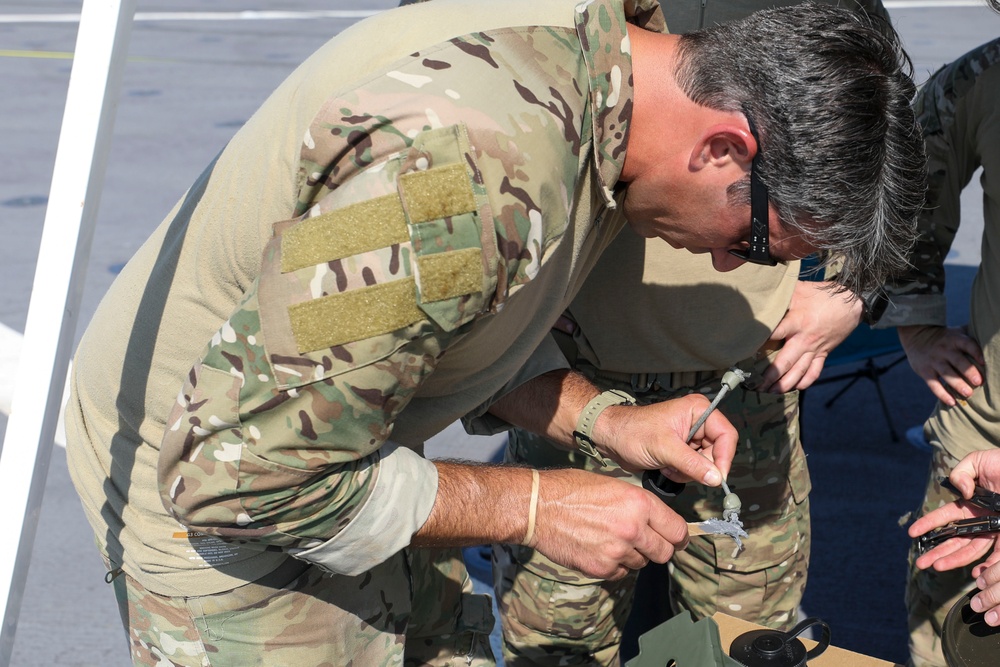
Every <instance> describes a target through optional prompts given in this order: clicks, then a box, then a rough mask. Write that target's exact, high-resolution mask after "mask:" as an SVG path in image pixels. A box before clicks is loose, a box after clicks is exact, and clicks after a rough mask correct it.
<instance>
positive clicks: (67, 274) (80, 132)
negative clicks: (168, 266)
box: [0, 0, 135, 667]
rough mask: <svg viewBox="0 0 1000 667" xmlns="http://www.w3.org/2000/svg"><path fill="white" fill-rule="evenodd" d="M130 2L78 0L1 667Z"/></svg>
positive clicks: (43, 471)
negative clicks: (79, 8)
mask: <svg viewBox="0 0 1000 667" xmlns="http://www.w3.org/2000/svg"><path fill="white" fill-rule="evenodd" d="M134 15H135V0H83V11H82V12H81V15H80V29H79V32H78V34H77V41H76V50H75V56H74V59H73V69H72V72H71V74H70V79H69V91H68V93H67V97H66V108H65V111H64V114H63V122H62V130H61V131H60V134H59V145H58V148H57V150H56V160H55V166H54V168H53V172H52V185H51V188H50V191H49V203H48V208H47V209H46V212H45V226H44V228H43V230H42V241H41V246H40V249H39V254H38V263H37V265H36V266H35V279H34V283H33V285H32V289H31V302H30V304H29V306H28V320H27V323H26V325H25V331H24V341H23V345H22V348H21V358H20V362H19V365H18V371H17V378H16V381H15V385H14V396H13V401H12V404H11V413H10V420H9V421H8V422H7V432H6V435H5V436H4V443H3V450H2V451H0V493H2V494H3V511H2V512H0V535H2V536H3V538H2V539H0V582H4V583H6V584H7V585H6V586H2V587H0V595H2V596H3V597H2V598H0V609H2V610H4V615H3V625H2V626H0V665H3V666H5V667H6V666H7V665H9V664H10V659H11V654H12V653H13V648H14V633H15V631H16V630H17V616H18V613H19V612H20V609H21V599H22V597H23V595H24V585H25V581H26V579H27V575H28V564H29V562H30V559H31V548H32V545H33V543H34V540H35V531H36V529H37V527H38V515H39V513H40V510H41V505H42V493H43V491H44V489H45V478H46V475H47V474H48V469H49V459H50V457H51V453H52V441H53V437H54V435H55V431H56V422H57V419H58V416H59V408H60V402H61V400H62V393H63V385H64V382H65V379H66V369H67V367H68V365H69V360H70V356H71V354H72V345H73V340H74V336H75V333H76V323H77V318H78V309H79V304H80V294H81V292H82V285H83V277H84V273H85V270H86V266H87V260H88V259H89V256H90V243H91V240H92V239H93V236H94V222H95V219H96V216H97V208H98V203H99V200H100V192H101V187H102V184H103V181H104V172H105V166H106V164H107V157H108V151H109V149H110V144H111V130H112V126H113V125H114V117H115V111H116V109H117V104H118V98H119V94H120V92H121V82H122V72H123V70H124V67H125V57H126V54H127V52H128V42H129V36H130V33H131V28H132V19H133V16H134Z"/></svg>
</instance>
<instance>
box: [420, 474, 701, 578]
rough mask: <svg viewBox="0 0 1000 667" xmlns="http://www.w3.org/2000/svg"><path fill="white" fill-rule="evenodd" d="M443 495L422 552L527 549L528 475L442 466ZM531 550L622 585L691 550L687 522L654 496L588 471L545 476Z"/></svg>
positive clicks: (422, 536) (439, 496)
mask: <svg viewBox="0 0 1000 667" xmlns="http://www.w3.org/2000/svg"><path fill="white" fill-rule="evenodd" d="M434 465H435V466H436V467H437V470H438V493H437V498H436V500H435V502H434V508H433V509H432V511H431V515H430V516H429V517H428V518H427V521H426V522H425V523H424V525H423V526H421V528H420V529H419V530H418V531H417V532H416V534H414V536H413V539H412V542H411V545H412V546H414V547H438V546H462V545H472V544H484V543H489V542H508V543H512V544H518V543H520V544H525V539H526V538H527V534H528V532H529V525H530V518H529V517H530V516H531V506H532V500H531V497H532V488H533V481H532V471H530V470H528V469H527V468H517V467H512V466H496V465H474V464H469V463H461V462H457V461H435V462H434ZM536 474H537V475H538V486H537V498H536V500H535V501H534V505H535V514H534V517H535V518H534V526H533V528H531V529H530V532H531V538H530V541H529V542H527V546H530V547H532V548H533V549H537V550H538V551H540V552H541V553H543V554H545V555H546V556H547V557H549V558H551V559H552V560H554V561H556V562H557V563H559V564H560V565H565V566H566V567H571V568H573V569H576V570H579V571H580V572H583V573H584V574H586V575H587V576H589V577H595V578H600V579H620V578H621V577H624V576H625V575H626V574H627V573H628V571H629V570H637V569H639V568H641V567H643V566H645V565H646V564H647V563H648V562H650V561H654V562H657V563H665V562H667V560H669V559H670V557H671V556H673V554H674V551H676V550H677V549H683V548H684V547H686V546H687V541H688V532H687V524H686V523H685V521H684V519H682V518H681V517H680V516H678V515H677V514H676V513H675V512H674V511H673V510H672V509H670V508H669V507H667V506H666V505H665V504H664V503H662V502H661V501H660V500H659V499H658V498H657V497H656V496H654V495H653V494H652V493H650V492H648V491H646V490H645V489H643V488H641V487H639V486H635V485H633V484H629V483H628V482H625V481H623V480H620V479H615V478H613V477H608V476H605V475H600V474H596V473H592V472H586V471H584V470H573V469H566V470H541V471H538V472H537V473H536Z"/></svg>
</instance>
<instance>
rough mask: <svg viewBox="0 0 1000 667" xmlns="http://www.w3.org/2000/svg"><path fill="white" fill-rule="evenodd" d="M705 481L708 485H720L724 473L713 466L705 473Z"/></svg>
mask: <svg viewBox="0 0 1000 667" xmlns="http://www.w3.org/2000/svg"><path fill="white" fill-rule="evenodd" d="M704 482H705V484H707V485H708V486H719V485H720V484H722V473H720V472H719V471H718V470H716V469H714V468H713V469H711V470H709V471H708V472H706V473H705V478H704Z"/></svg>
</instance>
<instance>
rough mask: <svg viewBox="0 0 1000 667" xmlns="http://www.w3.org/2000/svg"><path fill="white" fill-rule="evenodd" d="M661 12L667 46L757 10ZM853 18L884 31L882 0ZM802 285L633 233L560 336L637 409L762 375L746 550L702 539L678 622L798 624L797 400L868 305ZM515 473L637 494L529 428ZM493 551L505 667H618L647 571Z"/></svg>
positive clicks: (801, 556)
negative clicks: (591, 476) (725, 379)
mask: <svg viewBox="0 0 1000 667" xmlns="http://www.w3.org/2000/svg"><path fill="white" fill-rule="evenodd" d="M797 3H798V0H792V1H789V2H785V3H779V4H784V5H794V4H797ZM770 4H771V3H760V7H758V8H764V7H765V6H768V5H770ZM833 4H835V3H833ZM661 6H662V9H663V12H664V15H665V17H666V19H667V26H668V29H669V30H670V32H672V33H686V32H691V31H694V30H698V29H701V28H703V27H705V26H706V25H711V24H714V23H723V22H728V21H733V20H737V19H739V18H741V17H743V16H746V15H747V14H749V13H750V12H751V11H752V10H753V6H752V5H750V6H748V5H745V4H739V5H737V4H736V3H734V2H731V1H729V0H725V1H713V2H707V3H706V2H700V1H699V0H691V1H681V2H669V3H661ZM856 9H857V10H859V11H865V12H867V13H869V14H870V15H874V16H880V17H883V18H887V15H886V12H885V9H884V8H883V7H882V4H881V2H878V1H876V2H874V3H867V5H866V6H864V7H861V6H857V7H856ZM623 267H625V268H623ZM798 277H799V263H798V262H789V263H788V264H787V265H783V266H777V267H768V266H760V265H754V264H745V265H743V266H741V267H739V268H738V269H736V270H735V271H732V272H728V273H719V272H716V271H713V269H712V266H711V262H710V260H709V258H707V257H705V256H703V255H692V254H689V253H684V252H682V251H678V250H675V249H673V248H671V247H669V246H668V245H666V244H662V243H657V242H656V241H655V240H649V239H640V238H637V237H635V236H634V235H628V234H622V235H619V236H618V237H617V238H616V239H615V240H614V241H613V242H612V244H611V246H610V247H609V248H608V250H607V251H605V253H604V254H603V255H602V256H601V259H600V260H599V261H598V263H597V265H596V266H595V268H594V270H593V271H592V272H591V274H590V275H589V276H588V278H587V280H586V281H585V283H584V285H583V287H582V288H581V291H580V292H579V294H578V295H577V297H576V299H575V300H574V302H573V304H572V305H571V306H570V309H569V311H568V312H567V313H566V317H565V318H564V319H563V320H562V321H561V323H560V324H559V325H558V326H559V327H560V328H561V329H562V332H561V333H562V334H569V335H560V334H559V333H557V334H556V336H557V337H558V338H559V339H560V340H561V343H562V347H563V349H564V350H565V351H566V353H567V356H568V357H569V358H570V359H571V362H572V364H573V367H574V368H575V369H576V370H578V371H580V372H581V373H583V374H584V375H586V376H587V377H588V378H590V379H591V380H592V381H593V382H594V383H595V384H596V385H597V386H598V387H599V388H600V389H602V390H616V391H620V392H624V393H626V394H629V395H631V396H633V397H634V398H635V399H636V400H637V401H638V402H640V403H644V404H646V403H654V402H658V401H664V400H669V399H671V398H675V397H677V396H682V395H686V394H690V393H697V394H702V395H707V396H709V397H712V396H714V394H715V393H716V392H717V391H718V389H719V387H720V379H721V377H722V375H723V374H724V373H725V371H726V370H727V369H728V368H729V367H731V366H734V365H735V366H738V367H740V368H742V369H743V370H746V371H749V372H750V374H751V375H750V379H749V380H748V381H747V382H745V383H744V384H743V386H741V387H739V388H738V389H737V390H735V391H733V392H731V393H729V394H728V395H727V396H726V397H725V398H724V399H723V401H722V403H721V404H720V406H719V410H720V411H721V412H722V413H723V414H725V415H726V417H727V418H728V419H729V420H730V421H731V422H732V423H733V424H734V425H735V426H736V427H737V430H738V431H739V443H740V446H739V448H738V449H737V453H736V456H735V458H734V459H733V467H732V469H731V470H730V473H729V477H728V480H727V481H728V484H729V487H730V488H731V489H732V490H733V491H735V492H736V493H738V494H739V496H740V498H741V500H742V502H743V508H744V511H743V512H742V514H741V517H740V518H741V520H742V521H743V522H744V524H745V528H746V529H747V531H748V533H749V538H747V539H745V540H744V543H745V546H746V549H745V550H744V551H743V552H742V553H740V554H739V555H738V556H734V553H733V542H732V541H731V540H728V539H724V538H723V539H720V538H718V537H712V536H699V537H693V538H692V539H691V542H690V543H689V545H688V548H687V549H685V550H684V551H681V552H678V553H676V554H674V557H673V558H672V559H671V561H670V564H669V576H670V584H671V585H670V586H669V597H670V600H669V606H671V607H672V608H673V610H674V611H677V610H680V609H686V610H688V611H690V612H691V613H692V615H693V616H694V617H695V618H701V617H705V616H711V615H712V614H714V613H715V612H716V611H718V610H722V611H724V612H726V613H728V614H730V615H733V616H737V617H740V618H744V619H747V620H750V621H753V622H756V623H761V624H763V625H767V626H769V627H775V628H779V629H782V630H788V629H790V628H791V627H792V626H793V625H794V624H795V623H796V622H797V614H796V612H797V609H798V607H799V605H800V603H801V600H802V594H803V591H804V589H805V584H806V576H807V570H808V565H809V548H810V540H809V538H810V535H809V499H808V494H809V490H810V479H809V473H808V469H807V466H806V458H805V454H804V452H803V450H802V445H801V442H800V440H799V428H798V423H799V415H798V391H797V390H799V389H805V388H806V387H807V386H808V385H809V384H811V383H812V381H813V380H815V379H816V377H818V376H819V374H820V371H821V370H822V367H823V361H824V359H825V357H826V355H827V354H828V353H829V352H830V351H831V350H832V349H833V348H834V347H836V345H837V344H838V343H839V342H840V341H841V340H843V338H845V337H846V336H847V335H848V334H849V333H850V332H851V330H853V328H854V326H855V325H856V324H857V322H858V321H859V318H860V317H861V315H862V303H861V302H860V301H857V300H851V299H848V298H845V296H843V295H838V294H835V293H831V292H829V291H825V290H824V287H825V286H824V285H823V284H822V283H819V282H814V281H799V279H798ZM782 344H784V345H783V347H782ZM713 369H718V370H713ZM506 460H507V461H510V462H516V463H520V464H528V465H532V466H535V467H543V468H545V467H564V466H571V467H576V468H583V469H585V470H589V471H592V472H599V473H603V474H608V475H612V476H615V477H620V478H624V479H628V480H630V481H632V482H633V483H636V484H638V483H639V478H638V476H634V475H631V474H629V473H627V472H625V471H623V470H622V469H621V468H619V467H618V466H616V465H613V464H612V465H611V466H608V467H603V466H602V465H601V464H600V463H598V462H597V461H595V460H594V459H593V458H591V457H587V456H584V455H582V454H581V453H580V452H574V451H566V450H565V448H560V447H558V446H556V445H555V444H553V443H549V442H547V441H546V440H545V439H544V438H542V437H540V436H537V435H535V434H533V433H530V432H528V431H525V430H520V429H518V430H514V431H512V432H511V434H510V438H509V441H508V450H507V452H506ZM723 495H724V494H723V492H722V491H721V489H717V488H712V487H703V486H696V485H692V486H690V487H689V488H687V489H686V490H685V491H684V493H683V494H681V495H680V496H679V497H677V498H676V499H674V500H671V501H670V506H671V508H672V509H673V510H675V511H676V512H678V513H679V514H680V515H681V516H682V517H684V519H685V520H687V521H703V520H705V519H708V518H713V517H715V518H718V517H719V516H720V514H721V511H722V499H723ZM494 553H495V567H494V577H495V591H496V595H497V601H498V606H499V610H500V616H501V621H502V625H503V649H504V659H505V663H506V664H508V665H520V664H525V665H527V664H551V665H570V664H579V665H614V664H618V662H619V656H618V649H619V645H620V641H621V636H622V632H623V630H624V626H625V621H626V619H627V617H628V616H629V613H630V610H631V609H632V600H633V591H634V589H635V583H636V579H637V576H638V573H633V574H631V575H629V576H628V577H625V578H623V579H621V580H619V581H614V582H608V581H602V580H598V579H593V578H589V577H585V576H582V575H581V574H580V573H578V572H574V571H572V570H569V569H567V568H564V567H560V566H559V565H557V564H555V563H553V562H552V561H551V560H549V559H547V558H545V556H543V555H541V554H539V553H538V552H536V551H533V550H531V549H528V548H526V547H523V546H519V545H516V544H498V545H495V546H494ZM662 570H663V568H659V567H652V566H651V567H650V568H647V570H646V571H645V572H643V574H642V575H641V576H642V577H643V578H645V579H646V580H647V582H650V581H651V580H650V577H657V576H662V574H663V572H662ZM656 587H657V588H659V589H662V588H663V587H662V586H656ZM637 611H638V612H649V611H651V610H649V609H642V608H640V609H637Z"/></svg>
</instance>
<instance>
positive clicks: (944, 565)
mask: <svg viewBox="0 0 1000 667" xmlns="http://www.w3.org/2000/svg"><path fill="white" fill-rule="evenodd" d="M949 479H950V480H951V482H952V483H953V484H954V485H955V486H956V487H957V488H958V489H959V491H961V492H962V496H963V498H966V499H968V498H971V497H972V494H973V493H974V492H975V488H976V484H977V483H978V484H979V485H980V486H982V487H983V488H985V489H988V490H990V491H1000V450H990V451H984V452H973V453H972V454H969V455H968V456H966V457H965V458H964V459H962V461H961V462H960V463H959V464H958V465H957V466H955V469H954V470H952V471H951V475H949ZM989 513H990V512H989V511H988V510H986V509H984V508H982V507H979V506H977V505H972V504H970V503H967V502H965V501H963V500H958V501H955V502H951V503H948V504H946V505H943V506H941V507H939V508H938V509H936V510H934V511H932V512H928V513H927V514H925V515H924V516H922V517H920V518H919V519H917V520H916V521H914V522H913V525H912V526H910V529H909V531H908V532H909V534H910V537H914V538H916V537H919V536H921V535H923V534H925V533H927V532H929V531H931V530H933V529H935V528H940V527H941V526H945V525H947V524H948V523H950V522H952V521H959V520H961V519H969V518H973V517H979V516H984V515H987V514H989ZM991 547H992V548H993V553H992V555H990V557H989V558H987V559H986V561H985V562H983V563H980V564H979V565H977V566H976V567H975V568H973V570H972V576H973V577H976V586H977V587H978V588H979V590H980V592H979V593H977V594H976V595H975V596H974V597H973V598H972V600H971V602H970V605H971V607H972V609H973V611H978V612H985V614H986V617H985V618H986V623H987V624H989V625H992V626H1000V541H998V540H997V536H996V535H983V536H979V537H971V538H970V537H953V538H952V539H950V540H947V541H946V542H942V543H941V544H939V545H937V546H936V547H934V548H933V549H931V550H930V551H928V552H927V553H925V554H922V555H921V556H920V557H919V558H917V560H916V566H917V567H919V568H920V569H926V568H929V567H933V568H934V569H935V570H937V571H944V570H951V569H954V568H956V567H962V566H965V565H968V564H969V563H973V562H975V561H977V560H979V559H980V558H982V557H983V556H985V555H986V554H987V553H989V551H990V548H991Z"/></svg>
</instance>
